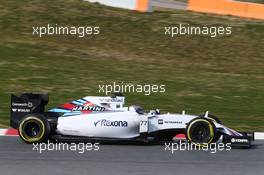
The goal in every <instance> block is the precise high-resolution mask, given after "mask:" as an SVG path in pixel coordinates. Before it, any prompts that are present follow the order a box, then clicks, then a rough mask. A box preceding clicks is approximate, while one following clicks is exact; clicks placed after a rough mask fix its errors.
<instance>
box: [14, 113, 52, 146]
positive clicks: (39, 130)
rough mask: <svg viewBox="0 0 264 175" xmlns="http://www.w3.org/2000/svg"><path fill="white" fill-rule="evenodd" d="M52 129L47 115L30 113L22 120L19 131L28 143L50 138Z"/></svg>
mask: <svg viewBox="0 0 264 175" xmlns="http://www.w3.org/2000/svg"><path fill="white" fill-rule="evenodd" d="M50 130H51V129H50V124H49V122H48V121H47V119H46V118H45V117H43V116H42V115H39V114H29V115H26V116H25V117H24V118H23V119H22V120H21V122H20V124H19V129H18V133H19V136H20V138H21V139H22V140H23V141H24V142H26V143H39V142H44V141H46V140H47V139H48V137H49V134H50Z"/></svg>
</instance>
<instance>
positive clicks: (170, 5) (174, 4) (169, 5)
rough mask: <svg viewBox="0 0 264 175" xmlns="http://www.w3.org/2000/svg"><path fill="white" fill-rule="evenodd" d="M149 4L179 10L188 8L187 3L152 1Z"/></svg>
mask: <svg viewBox="0 0 264 175" xmlns="http://www.w3.org/2000/svg"><path fill="white" fill-rule="evenodd" d="M151 3H152V5H153V6H155V7H162V8H170V9H180V10H186V9H187V6H188V5H187V3H185V2H177V1H174V0H152V2H151Z"/></svg>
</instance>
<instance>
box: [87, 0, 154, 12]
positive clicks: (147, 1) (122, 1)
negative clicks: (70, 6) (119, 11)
mask: <svg viewBox="0 0 264 175" xmlns="http://www.w3.org/2000/svg"><path fill="white" fill-rule="evenodd" d="M84 1H88V2H93V3H94V2H98V3H100V4H104V5H108V6H111V7H118V8H124V9H129V10H137V11H141V12H151V11H152V7H151V0H84Z"/></svg>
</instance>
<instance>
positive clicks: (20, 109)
mask: <svg viewBox="0 0 264 175" xmlns="http://www.w3.org/2000/svg"><path fill="white" fill-rule="evenodd" d="M48 102H49V96H48V94H34V93H23V94H20V95H15V94H11V105H10V126H11V127H13V128H15V129H17V128H18V126H19V123H20V121H21V120H22V118H23V117H24V116H26V115H28V114H31V113H44V111H45V106H46V105H47V104H48Z"/></svg>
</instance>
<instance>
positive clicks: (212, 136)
mask: <svg viewBox="0 0 264 175" xmlns="http://www.w3.org/2000/svg"><path fill="white" fill-rule="evenodd" d="M198 121H202V122H206V123H208V125H209V129H210V137H211V138H210V140H209V141H208V143H207V144H209V143H211V142H212V140H213V138H214V135H215V133H214V128H213V126H212V124H211V123H210V122H209V121H207V120H205V119H197V120H194V121H193V122H192V123H191V124H190V125H189V126H188V129H187V135H188V138H189V139H190V141H191V136H190V128H191V126H192V125H193V124H194V123H196V122H198Z"/></svg>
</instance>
